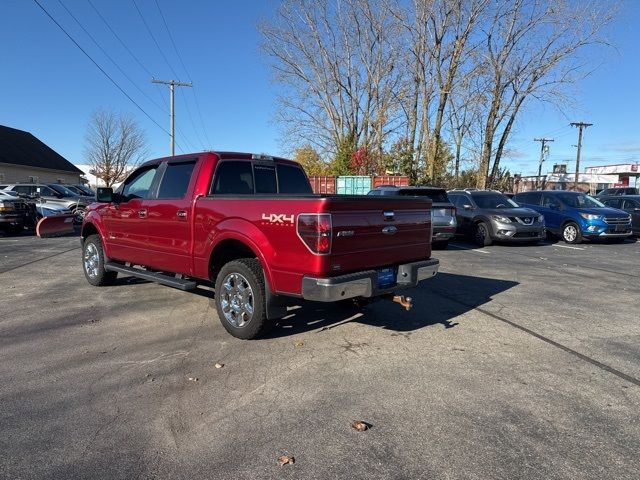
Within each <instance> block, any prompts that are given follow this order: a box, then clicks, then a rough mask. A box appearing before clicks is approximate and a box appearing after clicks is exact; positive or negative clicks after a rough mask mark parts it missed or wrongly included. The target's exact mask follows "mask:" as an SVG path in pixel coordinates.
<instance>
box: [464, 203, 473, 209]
mask: <svg viewBox="0 0 640 480" xmlns="http://www.w3.org/2000/svg"><path fill="white" fill-rule="evenodd" d="M462 208H464V209H465V210H473V207H472V206H471V205H469V204H466V205H463V206H462Z"/></svg>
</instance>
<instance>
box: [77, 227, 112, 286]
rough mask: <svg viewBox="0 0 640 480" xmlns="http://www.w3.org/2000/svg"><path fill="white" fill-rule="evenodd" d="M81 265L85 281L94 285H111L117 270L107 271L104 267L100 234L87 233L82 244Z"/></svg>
mask: <svg viewBox="0 0 640 480" xmlns="http://www.w3.org/2000/svg"><path fill="white" fill-rule="evenodd" d="M82 267H83V270H84V276H85V277H86V278H87V281H88V282H89V283H90V284H91V285H93V286H95V287H102V286H104V285H111V284H113V282H114V281H115V279H116V277H117V276H118V272H107V271H106V270H105V269H104V249H103V248H102V239H101V238H100V235H97V234H96V235H89V236H88V237H87V239H86V240H85V241H84V243H83V244H82Z"/></svg>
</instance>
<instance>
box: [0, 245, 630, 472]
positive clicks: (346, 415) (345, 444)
mask: <svg viewBox="0 0 640 480" xmlns="http://www.w3.org/2000/svg"><path fill="white" fill-rule="evenodd" d="M79 256H80V248H79V242H78V238H58V239H47V240H43V239H37V238H33V237H17V238H11V237H9V238H0V286H1V290H2V296H1V297H0V312H2V313H1V319H0V430H1V432H2V434H1V435H0V476H1V477H2V478H11V479H18V478H24V479H31V478H56V479H61V478H64V479H71V478H113V479H118V478H122V479H135V478H145V479H147V478H183V479H199V478H234V479H253V478H304V479H332V478H394V479H409V478H411V479H414V478H416V479H417V478H421V479H422V478H424V479H427V478H428V479H432V478H443V479H488V478H499V479H517V478H540V479H556V478H557V479H560V478H562V479H583V478H597V479H634V480H636V479H638V477H639V474H638V472H639V471H640V415H639V414H638V412H640V321H639V319H640V312H639V310H640V270H639V268H638V265H640V262H639V261H640V243H637V242H635V241H628V242H626V243H624V244H612V245H603V244H584V245H579V246H567V245H564V244H562V243H546V244H544V245H541V246H514V247H511V246H499V245H496V246H491V247H487V248H482V249H478V248H474V247H472V246H470V245H467V244H465V243H462V242H456V243H455V244H454V245H453V246H452V247H451V248H449V249H448V250H446V251H437V252H434V256H436V257H438V258H440V260H441V270H440V273H439V275H438V276H437V277H436V278H435V279H432V280H429V281H426V282H424V283H423V284H422V285H421V287H420V288H418V289H415V290H413V291H412V292H411V295H412V296H413V297H414V302H415V307H414V309H413V310H412V311H410V312H404V311H402V310H401V309H400V308H399V306H397V305H395V304H393V303H390V302H379V303H376V304H373V305H370V306H368V307H366V308H365V309H364V310H363V311H362V312H356V311H345V310H340V309H339V308H338V307H335V306H324V305H305V306H303V307H302V308H299V309H296V310H292V312H291V316H290V318H287V319H285V320H283V321H282V322H280V325H278V326H277V327H276V329H275V330H274V331H273V332H272V334H271V335H270V336H269V338H266V339H262V340H257V341H241V340H237V339H235V338H233V337H231V336H229V335H228V334H227V333H226V332H225V331H224V329H223V328H222V326H221V325H220V323H219V321H218V319H217V317H216V314H215V309H214V307H213V305H212V303H211V298H212V292H211V291H210V290H207V289H204V288H203V289H201V290H200V291H199V292H198V293H197V294H194V293H185V292H181V291H178V290H173V289H170V288H167V287H163V286H159V285H155V284H152V283H146V282H143V281H139V280H133V279H128V278H120V279H119V281H118V283H117V285H116V286H113V287H105V288H95V287H91V286H89V285H88V284H87V282H86V281H85V279H84V276H83V274H82V269H81V265H80V261H79ZM216 363H220V364H224V367H223V368H215V364H216ZM354 420H362V421H365V422H368V423H369V424H371V428H370V429H369V430H368V431H365V432H358V431H356V430H354V429H352V428H351V426H350V424H351V422H352V421H354ZM281 455H291V456H294V457H295V463H294V464H293V465H285V466H283V467H280V466H278V465H277V459H278V457H279V456H281Z"/></svg>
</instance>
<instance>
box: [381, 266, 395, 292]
mask: <svg viewBox="0 0 640 480" xmlns="http://www.w3.org/2000/svg"><path fill="white" fill-rule="evenodd" d="M397 276H398V271H397V268H396V267H389V268H383V269H382V270H378V288H379V289H385V288H391V287H395V285H396V279H397Z"/></svg>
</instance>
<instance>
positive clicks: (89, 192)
mask: <svg viewBox="0 0 640 480" xmlns="http://www.w3.org/2000/svg"><path fill="white" fill-rule="evenodd" d="M76 190H80V191H81V192H83V194H84V195H90V196H92V197H94V196H95V195H96V192H94V191H93V190H91V189H90V188H89V187H85V186H84V185H76Z"/></svg>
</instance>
